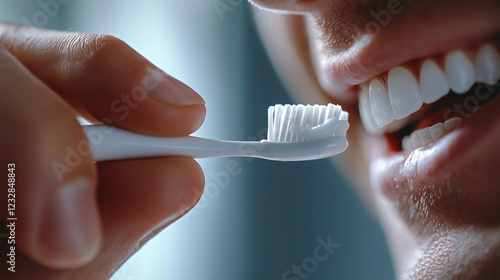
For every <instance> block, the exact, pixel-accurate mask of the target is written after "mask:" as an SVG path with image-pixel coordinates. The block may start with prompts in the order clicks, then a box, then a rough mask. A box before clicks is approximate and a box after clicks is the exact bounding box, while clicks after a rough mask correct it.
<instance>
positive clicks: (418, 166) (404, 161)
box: [371, 96, 500, 214]
mask: <svg viewBox="0 0 500 280" xmlns="http://www.w3.org/2000/svg"><path fill="white" fill-rule="evenodd" d="M499 147H500V96H497V97H495V98H494V99H493V100H491V101H490V102H488V103H487V104H485V105H484V106H482V107H480V108H479V109H478V110H476V111H475V112H474V113H472V114H471V115H470V116H469V117H467V118H466V119H464V120H463V122H462V124H461V125H460V126H458V127H457V128H455V129H453V130H452V131H450V132H449V133H448V134H446V135H445V136H444V137H443V138H441V139H440V140H438V141H437V142H436V143H434V144H431V145H429V146H426V147H422V148H420V149H417V150H415V151H412V152H397V153H394V152H392V151H390V150H389V149H386V150H385V151H382V154H379V155H377V157H376V158H375V159H374V160H373V161H372V165H371V173H372V175H373V176H374V177H373V179H374V180H373V183H374V187H375V188H376V189H378V190H379V191H380V192H382V193H383V194H384V195H385V196H386V197H389V198H391V199H400V198H401V197H402V196H409V195H415V194H417V195H425V194H424V193H423V192H425V189H424V186H426V185H429V184H434V185H438V188H439V184H440V183H442V182H444V181H445V180H446V179H448V178H447V176H449V175H450V174H452V173H453V174H459V175H457V176H455V177H456V178H467V180H466V181H467V182H469V181H471V182H478V183H477V184H475V183H474V184H470V185H469V186H464V188H466V190H465V193H468V194H467V199H466V200H467V201H466V203H467V207H468V206H470V205H472V206H475V207H476V208H481V209H482V210H481V211H480V212H484V211H486V210H492V208H495V207H499V206H497V205H500V203H499V201H500V187H499V186H500V175H498V174H490V173H500V169H499V167H500V148H499ZM477 166H479V167H481V166H487V167H488V170H486V171H485V170H483V171H485V172H487V174H485V173H484V172H481V170H476V169H477ZM495 166H496V167H495ZM474 168H476V169H474ZM495 169H496V170H497V171H498V172H491V170H495ZM481 176H482V178H481ZM484 176H489V178H484ZM469 179H470V180H469ZM492 180H499V181H497V182H494V181H492ZM481 182H482V184H481ZM451 183H453V182H451ZM491 186H493V188H492V187H491ZM469 190H470V192H469ZM471 194H472V195H471ZM489 204H492V205H489ZM493 204H494V205H493ZM495 209H496V208H495ZM497 213H498V212H497ZM490 214H491V213H490Z"/></svg>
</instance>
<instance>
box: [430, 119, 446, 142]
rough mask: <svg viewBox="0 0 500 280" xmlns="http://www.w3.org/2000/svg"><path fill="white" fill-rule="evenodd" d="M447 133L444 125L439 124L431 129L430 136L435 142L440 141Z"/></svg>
mask: <svg viewBox="0 0 500 280" xmlns="http://www.w3.org/2000/svg"><path fill="white" fill-rule="evenodd" d="M445 133H446V128H445V126H444V124H443V123H437V124H435V125H433V126H431V127H430V128H429V134H430V136H431V138H432V141H433V142H436V141H437V140H439V139H440V138H441V137H443V135H444V134H445Z"/></svg>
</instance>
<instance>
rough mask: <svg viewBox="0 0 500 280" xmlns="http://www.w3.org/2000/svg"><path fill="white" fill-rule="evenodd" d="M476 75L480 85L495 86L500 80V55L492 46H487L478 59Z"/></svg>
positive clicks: (478, 55)
mask: <svg viewBox="0 0 500 280" xmlns="http://www.w3.org/2000/svg"><path fill="white" fill-rule="evenodd" d="M476 75H477V81H478V82H480V83H483V82H485V83H488V84H490V85H493V84H495V83H496V82H497V80H498V79H500V55H498V53H497V51H496V50H495V48H494V47H493V46H491V45H485V46H483V47H482V48H481V50H479V53H478V54H477V57H476Z"/></svg>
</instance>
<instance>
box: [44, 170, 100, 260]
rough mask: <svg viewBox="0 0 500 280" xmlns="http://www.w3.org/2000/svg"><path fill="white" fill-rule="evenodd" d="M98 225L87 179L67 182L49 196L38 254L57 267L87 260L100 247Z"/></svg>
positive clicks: (95, 208) (92, 256)
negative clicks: (52, 195)
mask: <svg viewBox="0 0 500 280" xmlns="http://www.w3.org/2000/svg"><path fill="white" fill-rule="evenodd" d="M100 240H101V225H100V221H99V213H98V208H97V202H96V199H95V197H94V191H93V187H92V184H91V182H90V180H89V179H87V178H85V177H79V178H76V179H73V180H71V181H69V182H67V183H66V184H65V185H64V186H62V187H61V188H60V189H59V190H58V191H57V193H56V194H55V195H54V197H52V199H49V201H48V204H47V205H46V206H45V209H44V210H43V212H42V220H41V223H40V225H39V231H38V244H39V250H40V254H41V255H43V256H44V258H45V259H46V260H47V262H48V263H50V264H52V265H54V266H57V267H58V268H72V267H78V266H80V265H83V264H86V263H88V262H90V261H91V260H92V259H93V258H94V257H95V256H96V255H97V252H98V251H99V246H100Z"/></svg>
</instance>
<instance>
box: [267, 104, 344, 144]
mask: <svg viewBox="0 0 500 280" xmlns="http://www.w3.org/2000/svg"><path fill="white" fill-rule="evenodd" d="M348 117H349V114H348V113H347V112H345V111H342V107H341V106H339V105H334V104H328V105H302V104H299V105H290V104H287V105H275V106H271V107H269V110H268V130H267V140H268V141H276V142H303V141H307V139H305V138H304V137H302V136H300V135H298V134H296V133H293V132H292V131H290V127H291V126H292V125H295V126H298V127H315V126H318V125H321V124H324V123H326V122H327V121H328V120H330V119H336V120H344V121H347V120H348ZM331 136H335V135H331ZM344 136H345V135H344Z"/></svg>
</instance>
